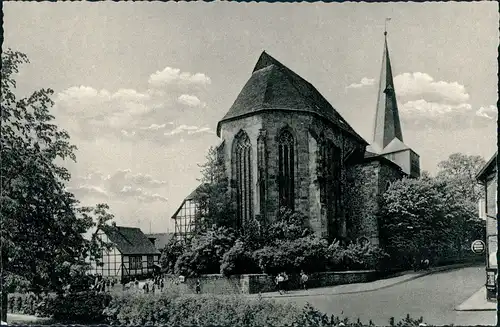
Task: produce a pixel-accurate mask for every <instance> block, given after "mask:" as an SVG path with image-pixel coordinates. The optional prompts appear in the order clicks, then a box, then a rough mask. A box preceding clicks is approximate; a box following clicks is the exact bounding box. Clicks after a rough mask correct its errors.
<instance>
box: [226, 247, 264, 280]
mask: <svg viewBox="0 0 500 327" xmlns="http://www.w3.org/2000/svg"><path fill="white" fill-rule="evenodd" d="M259 272H260V269H259V266H258V265H257V264H256V263H255V260H254V258H253V256H252V251H251V250H250V246H249V245H247V244H246V243H245V242H244V241H242V240H237V241H236V243H235V244H234V246H233V247H232V248H231V249H229V251H227V252H226V253H225V254H224V256H223V257H222V262H221V265H220V273H221V274H223V275H225V276H230V275H239V274H252V273H259Z"/></svg>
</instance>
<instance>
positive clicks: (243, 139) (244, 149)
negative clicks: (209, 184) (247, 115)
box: [233, 131, 253, 228]
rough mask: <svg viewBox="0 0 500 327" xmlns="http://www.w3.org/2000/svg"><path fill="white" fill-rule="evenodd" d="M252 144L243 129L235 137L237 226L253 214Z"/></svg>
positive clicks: (234, 162)
mask: <svg viewBox="0 0 500 327" xmlns="http://www.w3.org/2000/svg"><path fill="white" fill-rule="evenodd" d="M251 154H252V145H251V143H250V139H249V137H248V135H247V134H246V133H245V132H243V131H241V132H240V133H238V135H237V136H236V137H235V139H234V144H233V166H234V180H235V181H236V202H237V208H238V220H237V227H238V228H241V227H243V226H244V224H245V222H247V221H248V220H249V219H250V218H251V217H252V214H253V210H252V209H253V208H252V166H251V163H252V160H251Z"/></svg>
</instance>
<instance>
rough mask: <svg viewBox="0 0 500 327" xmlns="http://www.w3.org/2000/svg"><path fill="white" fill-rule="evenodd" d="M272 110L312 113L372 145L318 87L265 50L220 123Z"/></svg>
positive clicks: (218, 132) (218, 128)
mask: <svg viewBox="0 0 500 327" xmlns="http://www.w3.org/2000/svg"><path fill="white" fill-rule="evenodd" d="M268 110H282V111H297V112H306V113H311V114H314V115H316V116H319V117H321V118H323V119H326V120H327V121H328V122H330V123H332V124H334V125H335V126H337V127H338V128H340V129H341V130H343V131H344V132H346V133H347V134H349V135H352V136H353V137H355V138H356V139H357V140H359V141H360V142H361V143H363V144H368V143H367V142H366V141H365V140H364V139H363V138H362V137H361V136H360V135H359V134H358V133H356V132H355V131H354V129H353V128H352V127H351V126H350V125H349V124H348V123H347V122H346V121H345V120H344V118H342V116H341V115H340V114H339V113H338V112H337V111H336V110H335V109H334V108H333V107H332V105H331V104H330V103H328V101H327V100H326V99H325V98H324V97H323V96H322V95H321V94H320V93H319V92H318V90H316V88H315V87H314V86H313V85H311V84H310V83H309V82H307V81H306V80H305V79H303V78H302V77H300V76H299V75H297V74H296V73H294V72H293V71H292V70H290V69H289V68H287V67H286V66H285V65H283V64H281V63H280V62H279V61H277V60H276V59H274V58H273V57H271V56H270V55H269V54H267V53H266V52H265V51H264V52H262V54H261V55H260V57H259V60H258V61H257V64H256V65H255V67H254V69H253V73H252V76H251V77H250V79H249V80H248V82H247V83H246V84H245V86H244V87H243V89H242V90H241V92H240V94H239V95H238V97H237V98H236V100H235V101H234V103H233V105H232V106H231V108H230V109H229V111H228V112H227V113H226V115H225V116H224V117H223V118H222V120H221V121H220V122H219V123H218V124H217V135H218V136H220V127H221V124H222V123H223V122H225V121H231V120H234V119H237V118H240V117H245V116H249V115H253V114H256V113H258V112H262V111H268Z"/></svg>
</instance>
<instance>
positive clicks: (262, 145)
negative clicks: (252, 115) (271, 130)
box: [257, 130, 267, 218]
mask: <svg viewBox="0 0 500 327" xmlns="http://www.w3.org/2000/svg"><path fill="white" fill-rule="evenodd" d="M257 169H258V173H259V177H258V179H259V182H258V184H259V204H260V215H261V216H262V217H263V218H266V216H267V210H266V209H267V208H266V197H267V194H266V193H267V187H266V186H267V149H266V131H265V130H261V131H260V135H259V138H258V139H257Z"/></svg>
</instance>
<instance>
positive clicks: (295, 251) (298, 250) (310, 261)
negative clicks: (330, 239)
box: [253, 235, 328, 274]
mask: <svg viewBox="0 0 500 327" xmlns="http://www.w3.org/2000/svg"><path fill="white" fill-rule="evenodd" d="M327 249H328V243H327V241H326V240H324V239H321V238H318V237H316V236H314V235H309V236H306V237H300V238H297V239H295V240H278V241H276V242H275V243H274V244H273V245H268V246H265V247H263V248H262V249H259V250H257V251H255V252H254V253H253V257H254V260H255V261H256V262H257V264H258V265H259V267H260V268H261V270H262V272H264V273H267V274H277V273H279V272H282V271H287V272H289V273H294V272H300V271H301V270H305V271H308V272H318V271H325V269H326V265H325V263H326V261H325V259H326V258H327Z"/></svg>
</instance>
